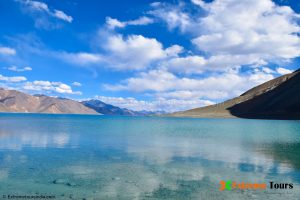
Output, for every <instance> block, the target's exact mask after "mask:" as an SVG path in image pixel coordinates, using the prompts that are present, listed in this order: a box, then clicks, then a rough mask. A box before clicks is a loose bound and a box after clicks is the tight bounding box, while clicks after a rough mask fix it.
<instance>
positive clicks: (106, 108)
mask: <svg viewBox="0 0 300 200" xmlns="http://www.w3.org/2000/svg"><path fill="white" fill-rule="evenodd" d="M81 103H82V104H83V105H85V106H86V107H89V108H91V109H93V110H95V111H96V112H98V113H102V114H105V115H121V116H136V115H139V113H138V112H135V111H132V110H129V109H124V108H119V107H117V106H113V105H110V104H106V103H104V102H102V101H100V100H96V99H92V100H88V101H83V102H81Z"/></svg>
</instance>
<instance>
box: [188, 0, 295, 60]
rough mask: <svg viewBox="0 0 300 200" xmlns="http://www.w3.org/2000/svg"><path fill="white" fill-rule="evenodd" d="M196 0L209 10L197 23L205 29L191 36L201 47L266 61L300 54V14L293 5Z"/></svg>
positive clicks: (254, 0) (267, 0) (257, 0)
mask: <svg viewBox="0 0 300 200" xmlns="http://www.w3.org/2000/svg"><path fill="white" fill-rule="evenodd" d="M193 2H194V3H196V4H198V5H200V6H201V7H202V9H204V10H205V11H206V12H207V15H206V16H205V17H203V18H200V19H199V22H198V24H197V25H198V27H199V28H200V29H201V30H202V33H201V34H200V35H199V36H198V37H196V38H194V39H193V40H192V41H193V43H194V44H195V45H196V46H197V47H198V48H199V49H200V50H202V51H205V52H208V53H210V54H211V55H230V56H252V57H254V58H256V59H255V60H262V61H265V62H273V61H274V60H276V59H282V60H286V59H292V58H295V57H298V56H299V55H300V38H299V36H298V35H297V33H298V34H299V33H300V27H299V25H298V24H297V23H296V19H297V18H298V17H299V16H298V15H297V14H296V13H295V12H294V11H293V10H292V9H291V8H290V7H287V6H278V5H276V4H275V3H273V2H272V1H271V0H251V1H238V0H226V1H225V0H215V1H213V2H211V3H204V1H199V0H198V1H193ZM249 63H251V62H250V61H248V64H249ZM241 64H243V63H241Z"/></svg>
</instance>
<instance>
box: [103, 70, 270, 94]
mask: <svg viewBox="0 0 300 200" xmlns="http://www.w3.org/2000/svg"><path fill="white" fill-rule="evenodd" d="M273 78H274V76H273V75H272V74H268V73H265V72H263V71H261V70H260V71H253V72H251V73H247V74H239V73H237V72H235V71H232V72H227V73H221V74H218V75H215V76H209V77H206V78H201V79H200V78H199V79H195V78H187V77H182V78H180V77H177V76H176V75H174V74H172V73H170V72H168V71H165V70H151V71H149V72H142V73H140V74H139V75H137V76H136V77H131V78H129V79H126V80H125V81H123V83H121V84H116V85H104V87H105V89H107V90H112V91H118V90H129V91H134V92H154V93H156V95H158V96H164V97H169V98H170V97H177V98H183V99H184V98H187V97H195V98H208V99H216V100H217V99H220V98H226V97H232V96H235V95H239V94H241V93H242V92H244V91H245V90H248V89H250V88H251V87H253V86H256V85H258V84H261V83H263V82H266V81H268V80H271V79H273ZM192 93H193V94H192Z"/></svg>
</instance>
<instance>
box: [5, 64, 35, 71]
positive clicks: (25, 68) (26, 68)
mask: <svg viewBox="0 0 300 200" xmlns="http://www.w3.org/2000/svg"><path fill="white" fill-rule="evenodd" d="M7 69H8V70H10V71H14V72H24V71H31V70H32V68H31V67H17V66H14V65H13V66H11V67H8V68H7Z"/></svg>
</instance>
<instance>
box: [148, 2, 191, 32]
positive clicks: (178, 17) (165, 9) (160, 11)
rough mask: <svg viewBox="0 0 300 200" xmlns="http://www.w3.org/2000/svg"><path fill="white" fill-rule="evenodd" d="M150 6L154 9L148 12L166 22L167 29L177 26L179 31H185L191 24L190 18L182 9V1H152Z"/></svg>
mask: <svg viewBox="0 0 300 200" xmlns="http://www.w3.org/2000/svg"><path fill="white" fill-rule="evenodd" d="M151 6H152V7H153V8H154V9H153V10H151V11H149V12H148V14H150V15H153V16H154V17H156V18H158V19H161V20H163V21H164V22H166V24H167V26H168V29H169V30H173V29H176V28H179V30H180V31H182V32H185V31H188V30H189V28H190V27H191V26H192V19H191V18H190V16H189V15H188V14H187V13H185V12H183V11H182V3H180V4H179V5H170V4H166V3H154V4H153V3H152V4H151Z"/></svg>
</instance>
